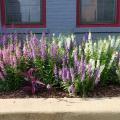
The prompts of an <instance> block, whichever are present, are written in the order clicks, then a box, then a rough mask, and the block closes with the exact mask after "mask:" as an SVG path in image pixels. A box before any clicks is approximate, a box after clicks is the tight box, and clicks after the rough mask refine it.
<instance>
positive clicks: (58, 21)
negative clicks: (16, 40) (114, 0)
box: [0, 0, 120, 34]
mask: <svg viewBox="0 0 120 120" xmlns="http://www.w3.org/2000/svg"><path fill="white" fill-rule="evenodd" d="M31 1H33V0H31ZM0 21H1V19H0ZM1 30H2V29H1V22H0V31H1ZM43 30H47V32H48V33H62V32H63V33H71V32H74V33H76V34H80V33H85V32H88V31H90V30H91V31H92V32H94V33H100V32H102V34H103V33H105V34H106V33H119V32H120V27H114V28H113V27H105V28H104V27H101V28H97V27H92V28H91V27H87V28H77V27H76V0H46V28H37V29H35V28H25V29H24V28H12V29H10V28H9V29H7V30H6V31H7V32H14V31H16V32H19V33H22V32H23V33H26V32H28V31H33V32H35V33H41V32H42V31H43Z"/></svg>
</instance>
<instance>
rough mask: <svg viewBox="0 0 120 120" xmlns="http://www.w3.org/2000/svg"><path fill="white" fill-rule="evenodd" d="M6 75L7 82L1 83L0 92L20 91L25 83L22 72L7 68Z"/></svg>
mask: <svg viewBox="0 0 120 120" xmlns="http://www.w3.org/2000/svg"><path fill="white" fill-rule="evenodd" d="M6 73H7V76H6V78H5V81H0V91H14V90H17V89H19V88H20V87H21V86H22V84H23V81H24V78H23V77H22V75H21V71H19V70H16V69H14V68H12V67H10V66H7V67H6Z"/></svg>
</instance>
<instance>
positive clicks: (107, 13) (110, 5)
mask: <svg viewBox="0 0 120 120" xmlns="http://www.w3.org/2000/svg"><path fill="white" fill-rule="evenodd" d="M80 6H81V7H80V11H81V12H80V16H81V19H80V20H81V23H82V24H97V23H115V16H116V0H81V2H80Z"/></svg>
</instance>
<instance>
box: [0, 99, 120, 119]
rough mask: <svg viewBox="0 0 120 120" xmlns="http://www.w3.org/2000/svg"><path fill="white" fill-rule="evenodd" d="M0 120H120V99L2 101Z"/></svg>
mask: <svg viewBox="0 0 120 120" xmlns="http://www.w3.org/2000/svg"><path fill="white" fill-rule="evenodd" d="M0 120H120V98H119V97H118V98H111V99H110V98H105V99H79V98H63V99H61V98H58V99H52V98H49V99H46V98H45V99H44V98H42V99H0Z"/></svg>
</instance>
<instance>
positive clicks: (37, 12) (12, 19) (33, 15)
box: [6, 0, 41, 24]
mask: <svg viewBox="0 0 120 120" xmlns="http://www.w3.org/2000/svg"><path fill="white" fill-rule="evenodd" d="M6 17H7V23H8V24H22V23H23V24H30V23H40V22H41V0H6Z"/></svg>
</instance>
